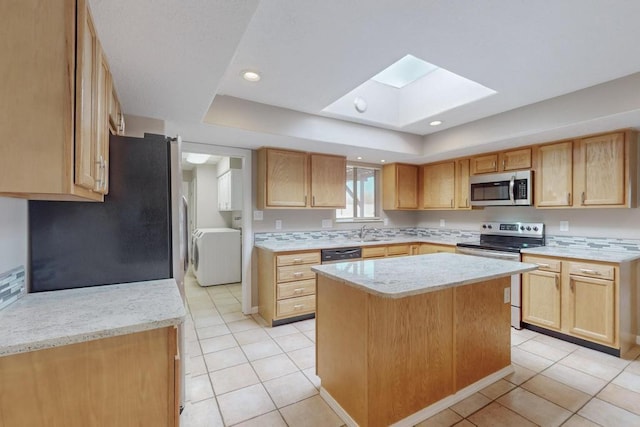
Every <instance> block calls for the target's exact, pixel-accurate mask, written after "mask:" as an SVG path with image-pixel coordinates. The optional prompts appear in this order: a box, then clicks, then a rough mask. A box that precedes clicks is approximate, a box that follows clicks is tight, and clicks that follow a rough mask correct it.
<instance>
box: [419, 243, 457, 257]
mask: <svg viewBox="0 0 640 427" xmlns="http://www.w3.org/2000/svg"><path fill="white" fill-rule="evenodd" d="M440 252H448V253H452V254H454V253H456V247H455V246H449V245H435V244H431V243H422V244H421V245H420V249H419V251H418V254H419V255H427V254H437V253H440Z"/></svg>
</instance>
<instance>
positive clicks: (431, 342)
mask: <svg viewBox="0 0 640 427" xmlns="http://www.w3.org/2000/svg"><path fill="white" fill-rule="evenodd" d="M536 267H537V266H536V265H534V264H524V263H519V262H513V261H501V260H495V259H488V258H481V257H473V256H467V255H458V254H449V253H439V254H432V255H420V256H413V257H400V258H388V259H379V260H368V261H356V262H347V263H338V264H326V265H322V266H317V267H313V270H314V271H315V272H316V273H318V284H317V291H316V292H317V296H316V298H317V307H316V357H317V374H318V376H319V377H320V379H321V381H322V388H321V396H322V397H323V398H324V399H325V401H327V403H329V405H330V406H332V407H333V408H334V409H335V410H336V412H337V413H338V414H339V415H340V416H341V417H342V418H343V420H344V421H345V422H346V423H347V424H348V425H361V426H387V425H392V424H396V423H397V425H408V426H412V425H415V424H417V423H418V422H420V421H422V420H424V419H426V418H428V417H430V416H431V415H433V414H435V413H437V412H439V411H440V410H442V409H444V408H446V407H448V406H450V405H452V404H453V403H455V402H457V401H460V400H462V399H464V398H465V397H467V396H469V395H471V394H472V393H474V392H476V391H478V390H479V389H481V388H483V387H485V386H487V385H489V384H491V383H493V382H495V381H497V380H498V379H500V378H502V377H504V376H505V375H508V374H509V373H511V372H512V368H511V357H510V349H511V346H510V326H509V325H510V305H509V302H510V301H509V289H510V276H511V275H513V274H520V273H523V272H527V271H531V270H535V269H536Z"/></svg>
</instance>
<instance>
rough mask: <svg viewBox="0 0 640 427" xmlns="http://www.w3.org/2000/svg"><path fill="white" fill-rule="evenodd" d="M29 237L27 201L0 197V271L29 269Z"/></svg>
mask: <svg viewBox="0 0 640 427" xmlns="http://www.w3.org/2000/svg"><path fill="white" fill-rule="evenodd" d="M27 238H28V228H27V201H26V200H22V199H12V198H8V197H0V273H3V272H5V271H7V270H11V269H12V268H15V267H19V266H21V265H23V266H24V268H25V270H26V269H27ZM27 283H28V281H27Z"/></svg>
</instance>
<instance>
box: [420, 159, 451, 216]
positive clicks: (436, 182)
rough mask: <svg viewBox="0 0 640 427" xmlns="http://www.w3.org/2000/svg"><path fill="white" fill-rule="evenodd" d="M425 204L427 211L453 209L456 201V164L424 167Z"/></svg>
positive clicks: (423, 204)
mask: <svg viewBox="0 0 640 427" xmlns="http://www.w3.org/2000/svg"><path fill="white" fill-rule="evenodd" d="M422 173H423V179H424V180H423V193H422V194H423V203H422V206H423V207H424V208H426V209H453V207H454V199H455V162H447V163H438V164H435V165H425V166H423V167H422Z"/></svg>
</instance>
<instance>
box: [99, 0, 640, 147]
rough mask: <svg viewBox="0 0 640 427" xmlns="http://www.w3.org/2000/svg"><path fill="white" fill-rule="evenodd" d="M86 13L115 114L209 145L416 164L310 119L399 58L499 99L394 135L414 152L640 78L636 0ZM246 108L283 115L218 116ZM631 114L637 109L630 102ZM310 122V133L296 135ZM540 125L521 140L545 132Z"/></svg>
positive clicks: (217, 1)
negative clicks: (553, 101) (511, 115)
mask: <svg viewBox="0 0 640 427" xmlns="http://www.w3.org/2000/svg"><path fill="white" fill-rule="evenodd" d="M90 4H91V7H92V11H93V14H94V18H95V20H96V27H97V31H98V35H99V37H100V39H101V40H102V43H103V45H104V49H105V52H106V53H107V57H108V59H109V63H110V66H111V70H112V73H113V75H114V81H115V84H116V87H117V90H118V94H119V97H120V101H121V103H122V105H123V109H124V111H125V113H128V114H134V115H140V116H148V117H154V118H159V119H163V120H166V121H167V123H168V125H167V130H168V132H174V131H175V132H180V133H181V134H182V135H183V137H184V139H185V140H191V141H197V142H207V143H213V144H219V145H232V146H239V147H246V148H254V147H259V146H262V145H281V146H286V147H290V148H294V147H297V146H300V147H307V146H308V145H310V146H312V147H313V146H314V145H315V146H316V147H317V148H315V150H318V151H333V152H343V153H345V154H347V152H349V153H354V152H357V150H354V147H355V148H358V147H362V148H363V149H365V148H366V149H367V150H369V151H373V153H371V154H372V158H373V157H374V156H375V153H376V152H377V151H380V153H379V156H382V155H385V156H386V157H388V158H389V156H388V155H387V154H385V153H387V152H391V153H393V152H397V153H399V154H398V155H399V157H404V158H407V157H408V156H416V157H420V155H423V154H424V153H423V152H422V151H425V150H426V148H425V149H424V150H423V149H422V148H420V149H418V150H417V151H418V152H417V153H416V152H415V151H416V150H414V148H411V149H404V148H403V147H404V146H403V145H402V144H400V145H398V149H397V150H396V146H395V143H391V144H386V145H385V144H384V142H380V143H378V144H377V145H376V144H375V143H372V144H370V145H369V146H366V144H364V147H363V144H362V143H361V142H360V143H351V142H350V139H352V138H353V135H354V134H358V133H359V134H360V135H362V136H363V138H364V135H367V136H370V135H373V134H375V138H373V139H376V138H378V139H380V141H384V138H386V137H388V135H389V133H388V132H389V131H388V130H384V132H383V130H382V129H379V132H378V131H376V130H375V128H374V129H371V127H370V126H365V125H353V124H350V125H349V126H350V127H349V128H348V130H349V132H347V133H349V138H346V137H345V138H343V139H341V138H340V137H335V138H328V137H326V135H324V134H323V132H321V131H320V130H319V129H320V128H324V127H332V128H335V129H338V128H339V127H340V126H343V127H345V129H346V126H347V124H346V123H345V122H342V123H344V124H343V125H341V124H340V123H339V122H341V121H340V120H337V119H334V118H328V116H325V117H318V116H321V115H322V109H323V108H325V107H326V106H327V105H329V104H330V103H332V102H333V101H335V100H336V99H338V98H340V97H341V96H343V95H344V94H346V93H347V92H349V91H351V90H353V89H354V88H356V87H357V86H358V85H360V84H361V83H363V82H364V81H366V80H367V79H369V78H370V77H372V76H373V75H375V74H377V73H378V72H379V71H381V70H382V69H384V68H385V67H387V66H388V65H390V64H391V63H393V62H395V61H396V60H398V59H399V58H401V57H403V56H404V55H406V54H412V55H415V56H417V57H419V58H421V59H424V60H425V61H428V62H430V63H432V64H435V65H437V66H440V67H443V68H446V69H447V70H449V71H452V72H454V73H456V74H459V75H461V76H463V77H466V78H468V79H471V80H474V81H476V82H478V83H480V84H482V85H485V86H487V87H489V88H492V89H494V90H496V91H497V92H498V93H497V94H496V95H493V96H491V97H488V98H485V99H482V100H480V101H477V102H474V103H472V104H469V105H466V106H463V107H459V108H456V109H453V110H450V111H448V112H445V113H443V114H442V116H441V117H439V118H440V119H441V120H443V121H444V124H443V125H442V126H440V127H437V128H434V127H430V126H428V124H427V123H425V122H418V123H416V124H413V125H411V126H409V127H407V128H405V129H403V130H404V131H405V132H409V133H411V134H414V135H416V136H414V135H408V134H406V133H401V134H400V133H399V134H398V135H397V138H399V139H402V140H403V141H406V143H407V144H413V145H420V146H424V147H427V146H428V143H429V140H430V138H431V135H430V134H433V133H434V132H438V133H435V134H433V136H434V137H440V139H442V138H441V136H442V135H447V132H454V130H455V129H461V128H464V126H469V125H465V124H469V123H472V122H474V121H478V120H480V119H485V118H487V117H489V116H494V115H496V114H499V113H504V112H506V111H509V110H513V109H516V108H518V107H523V106H527V105H530V104H534V103H539V102H541V101H545V100H548V99H550V98H554V97H558V96H560V95H564V94H568V93H571V92H574V91H578V90H580V89H584V88H588V87H590V86H594V85H597V84H600V83H603V82H607V81H611V80H614V79H619V78H621V77H624V76H628V75H631V74H634V73H637V72H640V55H638V49H637V41H638V40H640V25H638V24H637V17H638V16H640V2H639V1H636V0H607V1H604V0H555V1H553V0H544V1H525V0H491V1H481V2H479V1H471V0H448V1H440V0H403V1H398V0H395V1H392V0H387V1H381V0H375V1H374V0H350V1H343V0H342V1H341V0H324V1H301V0H262V1H260V2H259V1H258V0H235V1H225V0H188V1H178V0H153V1H152V0H137V1H135V2H131V1H127V0H90ZM245 69H254V70H258V71H260V73H261V74H262V79H261V81H260V82H258V83H249V82H246V81H244V80H243V79H242V78H241V77H240V73H241V71H242V70H245ZM216 95H218V96H216ZM220 95H226V96H220ZM214 96H215V100H214V102H213V104H211V101H212V100H213V99H214ZM242 100H244V101H242ZM247 101H251V104H252V106H251V108H246V110H247V111H249V110H251V111H254V112H257V111H261V112H262V113H264V112H265V111H267V110H266V109H268V108H271V110H269V111H273V112H275V113H277V114H278V115H279V116H282V117H284V116H286V115H289V116H290V117H289V119H287V120H282V121H281V122H282V123H286V125H282V126H280V128H278V127H277V126H275V125H273V124H265V123H259V121H260V118H261V117H265V114H257V113H256V114H254V115H250V114H248V113H247V114H246V115H245V114H243V109H238V108H236V109H233V110H228V111H227V112H226V113H225V109H226V107H227V106H228V105H232V106H233V105H237V104H239V103H240V104H242V103H245V104H243V105H245V106H249V104H247V103H246V102H247ZM368 102H369V104H371V103H372V102H375V101H371V100H368ZM262 104H264V105H262ZM210 106H211V110H210V111H209V108H210ZM269 106H275V107H280V108H279V109H273V108H272V107H269ZM632 107H633V108H632ZM632 107H629V111H631V110H632V109H636V107H637V109H640V102H638V104H637V105H636V106H632ZM230 111H233V114H234V115H235V116H233V117H231V116H232V114H231V113H230ZM301 113H304V114H301ZM616 113H617V114H620V113H622V112H620V111H617V112H616ZM205 115H207V120H206V121H207V123H203V118H204V117H205ZM602 116H603V114H601V117H602ZM601 117H600V118H601ZM631 117H632V118H630V120H632V122H630V123H625V124H624V125H625V126H635V125H640V121H637V122H633V121H635V120H639V119H638V117H640V115H631ZM523 118H524V120H526V115H525V116H524V117H523ZM263 120H264V119H263ZM323 120H324V121H323ZM576 120H577V119H576ZM308 123H313V126H311V128H309V129H306V128H305V127H307V124H308ZM541 126H542V128H540V129H535V130H530V131H529V132H530V133H532V132H543V131H545V130H548V129H544V124H542V125H541ZM604 126H606V124H605V125H604ZM565 127H566V128H567V132H572V131H575V129H574V130H572V129H571V127H570V126H569V127H567V126H566V125H565ZM391 129H392V128H391ZM376 132H378V133H376ZM396 133H397V132H396ZM424 135H427V136H426V137H424ZM363 138H361V139H363ZM354 139H355V140H357V139H358V138H354ZM436 139H437V138H436ZM485 142H486V141H485ZM502 142H503V143H504V140H503V141H502ZM314 143H315V144H314ZM412 147H413V146H412ZM457 148H459V147H457ZM305 149H307V148H305ZM349 155H353V154H349ZM379 156H378V157H379ZM391 160H393V159H391Z"/></svg>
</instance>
